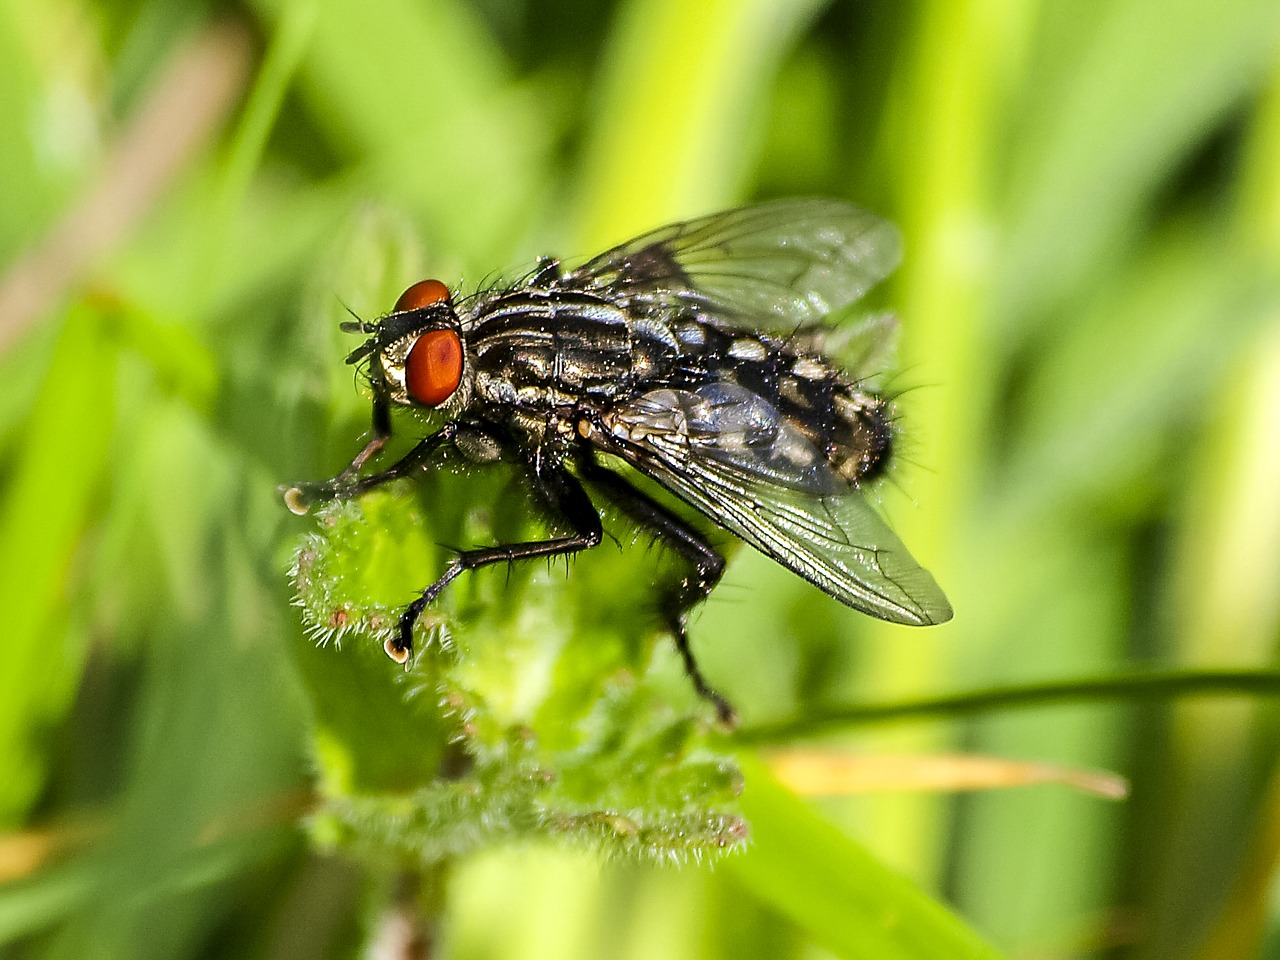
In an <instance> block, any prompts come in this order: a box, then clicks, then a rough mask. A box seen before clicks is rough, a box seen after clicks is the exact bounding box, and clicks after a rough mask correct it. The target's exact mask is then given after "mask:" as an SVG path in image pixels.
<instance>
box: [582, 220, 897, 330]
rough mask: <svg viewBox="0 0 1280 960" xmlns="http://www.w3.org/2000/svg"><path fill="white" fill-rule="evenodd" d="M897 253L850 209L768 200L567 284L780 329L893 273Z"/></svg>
mask: <svg viewBox="0 0 1280 960" xmlns="http://www.w3.org/2000/svg"><path fill="white" fill-rule="evenodd" d="M901 247H902V245H901V240H900V238H899V235H898V231H897V229H896V228H895V227H894V226H893V224H891V223H889V222H888V221H886V220H882V219H881V218H879V217H877V216H875V215H873V214H870V213H867V212H866V211H865V210H860V209H858V208H857V207H855V206H852V205H851V204H847V203H842V202H840V201H838V200H821V199H807V200H777V201H773V202H771V203H762V204H758V205H756V206H752V207H742V208H740V209H737V210H729V211H726V212H724V213H717V214H712V215H711V216H707V217H701V218H699V219H697V220H689V221H686V222H683V223H674V224H671V225H670V226H666V227H661V228H659V229H657V230H654V231H653V232H651V233H646V234H644V235H643V236H640V237H637V238H635V239H634V240H631V241H629V242H627V243H624V244H622V245H621V246H618V247H614V248H613V249H612V250H608V251H606V252H605V253H602V254H600V255H599V256H598V257H596V258H594V259H593V260H590V261H589V262H587V263H586V264H584V265H583V266H581V267H579V268H578V269H576V270H574V271H572V272H570V273H569V275H568V278H567V279H568V280H569V281H570V282H576V283H580V284H584V285H586V286H590V287H594V288H597V289H600V288H602V289H605V290H608V291H610V292H613V293H617V294H622V295H625V296H629V297H632V298H639V299H644V300H650V301H654V302H658V303H663V302H673V303H680V302H684V303H687V302H694V303H697V304H701V305H703V306H707V307H710V308H713V309H716V310H718V311H719V312H722V313H724V314H726V315H727V317H728V319H729V320H730V321H733V320H735V319H736V320H742V321H746V322H749V323H751V324H753V325H757V326H760V327H762V328H764V329H790V328H793V327H796V326H798V325H804V324H809V323H813V322H816V321H818V320H820V319H822V318H823V317H825V316H826V315H827V314H829V313H832V312H834V311H836V310H839V309H840V308H841V307H844V306H847V305H848V304H850V303H853V302H854V301H855V300H857V299H858V298H859V297H861V296H862V295H863V294H864V293H866V292H867V290H869V289H870V288H871V287H872V286H874V285H875V284H876V283H878V282H879V281H880V280H882V279H883V278H884V277H885V276H887V275H888V274H889V273H890V272H891V271H892V270H893V269H894V267H896V266H897V265H898V261H899V260H900V259H901Z"/></svg>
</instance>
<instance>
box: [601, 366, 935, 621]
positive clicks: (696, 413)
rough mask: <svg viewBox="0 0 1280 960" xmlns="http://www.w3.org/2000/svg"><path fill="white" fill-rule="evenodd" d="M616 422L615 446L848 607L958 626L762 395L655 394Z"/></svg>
mask: <svg viewBox="0 0 1280 960" xmlns="http://www.w3.org/2000/svg"><path fill="white" fill-rule="evenodd" d="M744 395H745V396H744ZM748 398H749V399H748ZM606 425H607V426H608V427H609V429H610V438H609V441H608V442H607V444H606V448H607V449H609V450H610V451H611V452H613V453H616V454H618V455H619V456H621V457H622V458H623V459H625V460H626V461H627V462H629V463H630V464H631V465H632V466H634V467H635V468H636V469H637V470H639V471H640V472H641V473H644V474H646V475H647V476H649V477H652V478H653V479H654V480H656V481H657V482H659V483H661V484H662V485H663V486H665V487H666V488H668V489H669V490H671V491H672V492H673V493H675V494H676V495H677V496H679V497H680V498H681V499H683V500H685V501H686V502H688V503H689V504H690V505H692V506H693V507H696V508H697V509H698V510H700V511H702V513H704V514H706V515H707V516H708V517H710V518H711V519H712V520H714V521H715V522H716V523H718V524H720V525H721V526H723V527H725V528H726V529H728V530H730V531H731V532H733V533H735V534H737V535H738V536H739V537H741V538H742V539H743V540H745V541H747V543H749V544H751V545H752V546H753V547H755V548H756V549H757V550H759V551H761V552H762V553H764V554H766V555H767V556H769V557H772V558H773V559H774V560H776V561H778V563H781V564H782V565H783V566H785V567H788V568H789V569H791V570H793V571H794V572H796V573H798V574H799V575H800V576H802V577H804V578H805V579H806V580H808V581H809V582H810V583H813V584H815V585H816V586H818V587H820V588H822V589H823V590H825V591H826V592H827V593H829V594H830V595H831V596H833V597H835V598H836V599H837V600H840V601H841V602H843V603H846V604H848V605H849V606H851V607H854V608H855V609H857V610H861V611H863V612H864V613H869V614H871V615H873V616H876V617H879V618H881V619H882V620H889V621H892V622H894V623H907V624H915V625H917V626H924V625H927V624H934V623H942V622H944V621H946V620H949V619H951V605H950V604H949V603H948V602H947V598H946V597H945V596H944V595H943V593H942V590H941V589H939V587H938V585H937V583H935V582H934V579H933V577H932V576H930V575H929V573H928V571H926V570H924V569H923V568H921V567H920V565H919V564H918V563H916V561H915V559H914V558H913V557H912V556H911V554H910V553H908V552H907V548H906V547H905V546H903V544H902V541H901V540H899V539H898V537H897V535H896V534H895V533H894V532H893V531H892V530H890V529H889V527H888V526H887V525H886V524H885V522H884V521H883V520H882V519H881V518H880V516H879V515H878V514H877V513H876V512H875V510H873V509H872V508H871V506H870V505H869V504H868V503H867V502H866V500H864V499H863V497H862V494H861V493H860V492H859V491H858V490H856V489H853V488H851V487H849V486H848V485H847V484H845V483H844V482H842V481H840V480H839V479H838V478H836V477H835V476H834V475H833V474H832V473H831V472H830V470H829V469H828V468H827V467H826V464H825V461H823V460H822V457H821V454H820V453H819V451H818V450H817V449H816V448H815V447H814V446H813V445H812V444H811V443H809V441H808V440H807V439H806V438H805V437H804V436H803V435H802V434H800V433H799V431H797V430H795V429H794V428H793V427H790V425H789V424H788V423H787V421H786V420H785V419H784V418H782V417H781V416H780V415H779V414H778V413H777V411H776V409H774V408H773V407H772V405H771V404H769V403H768V402H767V401H765V400H764V399H762V398H760V397H759V396H757V395H755V394H752V393H750V391H747V390H744V389H743V388H741V387H738V386H736V385H733V384H724V383H716V384H711V385H709V386H706V387H702V388H700V389H698V390H696V391H685V390H669V389H662V390H655V391H652V392H650V393H647V394H645V395H644V396H642V397H640V398H639V399H637V400H635V401H633V402H631V403H629V404H626V405H625V406H623V407H621V408H619V409H617V410H615V411H613V412H612V413H611V415H610V416H609V417H607V418H606Z"/></svg>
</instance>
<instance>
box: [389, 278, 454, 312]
mask: <svg viewBox="0 0 1280 960" xmlns="http://www.w3.org/2000/svg"><path fill="white" fill-rule="evenodd" d="M448 299H449V288H448V287H446V286H445V285H444V284H443V283H441V282H440V281H439V280H419V281H418V282H417V283H415V284H414V285H413V286H411V287H410V288H409V289H408V290H406V291H405V292H404V293H402V294H400V299H399V300H397V301H396V305H395V308H394V309H393V310H392V311H391V312H392V313H404V311H406V310H421V309H422V308H423V307H429V306H431V305H432V304H433V303H440V302H441V301H447V300H448Z"/></svg>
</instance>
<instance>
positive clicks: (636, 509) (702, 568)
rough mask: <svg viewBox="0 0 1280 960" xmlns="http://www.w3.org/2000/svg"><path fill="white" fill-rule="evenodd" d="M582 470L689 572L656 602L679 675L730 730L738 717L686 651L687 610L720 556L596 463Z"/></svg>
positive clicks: (717, 571)
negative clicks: (684, 563)
mask: <svg viewBox="0 0 1280 960" xmlns="http://www.w3.org/2000/svg"><path fill="white" fill-rule="evenodd" d="M583 471H584V472H583V475H584V477H585V478H586V479H587V480H589V481H590V482H591V483H593V484H595V485H596V486H597V487H599V488H600V489H601V490H602V491H604V493H605V495H606V496H608V497H609V499H610V500H612V501H613V502H614V503H616V504H617V505H618V506H619V507H620V508H621V509H622V510H624V511H625V512H626V513H627V514H628V516H630V517H631V519H632V520H634V521H636V522H637V523H638V524H640V526H641V527H643V528H644V529H646V530H651V531H653V532H654V533H655V534H657V535H658V536H659V537H660V538H661V539H662V540H663V541H665V542H666V543H667V544H668V545H670V546H671V547H672V548H673V549H674V550H675V551H676V552H677V553H678V554H680V556H681V557H683V558H684V559H685V560H686V561H688V563H689V565H690V566H691V567H692V571H691V573H690V575H689V576H686V577H684V578H683V579H681V580H677V581H676V582H675V583H673V584H672V585H671V586H670V587H668V588H667V589H666V590H665V591H664V592H663V594H662V596H661V597H660V601H659V602H660V604H661V611H662V615H663V617H664V618H665V620H666V624H667V628H668V629H669V630H670V631H671V635H672V637H674V638H675V642H676V649H677V650H678V651H680V659H681V660H683V661H684V670H685V673H686V674H688V676H689V679H690V681H692V683H693V688H694V689H695V690H696V691H697V692H698V696H700V697H702V699H704V700H707V701H709V702H710V703H711V704H712V705H713V706H714V707H715V708H716V719H717V720H719V722H720V723H721V725H723V726H725V727H728V728H730V729H732V728H733V727H735V726H736V725H737V723H738V714H737V712H736V711H735V710H734V709H733V705H732V704H730V703H729V701H728V700H726V699H725V698H724V697H722V696H721V695H720V694H719V693H717V692H716V690H715V688H713V687H712V686H711V685H710V684H709V683H707V680H706V678H705V677H704V676H703V675H702V671H701V670H700V669H698V662H697V660H696V659H694V656H693V650H692V648H691V647H690V646H689V632H688V629H687V627H688V621H689V610H690V609H692V608H693V607H694V606H696V605H697V604H699V603H701V602H702V601H703V600H705V599H706V598H707V597H708V596H709V595H710V593H711V591H712V590H713V589H714V588H715V585H716V584H717V583H719V582H720V577H721V576H722V575H723V574H724V557H722V556H720V554H719V553H718V552H717V551H716V549H715V548H714V547H713V546H711V544H709V543H707V542H706V540H704V539H703V538H702V536H701V535H700V534H699V533H698V532H697V531H696V530H693V529H692V528H690V527H689V525H688V524H686V523H685V522H684V521H683V520H681V519H680V518H679V517H677V516H676V515H675V514H673V513H672V512H671V511H670V510H668V509H667V508H666V507H664V506H662V504H660V503H658V502H657V501H656V500H654V499H652V498H651V497H649V496H648V495H647V494H644V493H642V492H641V491H639V490H637V489H636V488H635V487H633V486H632V485H631V484H629V483H628V482H627V481H626V480H624V479H623V478H622V477H620V476H618V475H617V474H616V473H614V472H613V471H611V470H607V469H605V468H604V467H601V466H600V465H599V464H596V463H590V464H586V465H584V466H583Z"/></svg>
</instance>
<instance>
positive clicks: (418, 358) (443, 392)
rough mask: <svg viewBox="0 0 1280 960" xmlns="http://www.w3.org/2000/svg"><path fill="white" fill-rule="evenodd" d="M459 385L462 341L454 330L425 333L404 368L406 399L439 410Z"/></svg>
mask: <svg viewBox="0 0 1280 960" xmlns="http://www.w3.org/2000/svg"><path fill="white" fill-rule="evenodd" d="M428 282H430V281H428ZM441 286H443V284H441ZM401 299H402V300H403V299H404V298H403V297H401ZM461 382H462V341H461V340H460V339H459V338H458V334H457V333H456V332H454V331H453V330H428V331H427V332H426V333H424V334H423V335H422V336H420V337H419V338H418V339H417V341H415V343H414V344H413V346H412V347H411V348H410V349H409V356H408V359H406V360H405V365H404V385H405V389H407V390H408V391H409V396H411V397H413V399H415V400H417V401H418V402H419V403H421V404H425V405H426V406H428V407H438V406H440V404H442V403H444V402H445V401H446V400H448V399H449V398H450V397H451V396H453V391H455V390H457V389H458V384H459V383H461Z"/></svg>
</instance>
